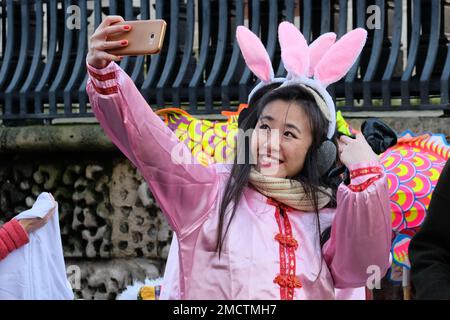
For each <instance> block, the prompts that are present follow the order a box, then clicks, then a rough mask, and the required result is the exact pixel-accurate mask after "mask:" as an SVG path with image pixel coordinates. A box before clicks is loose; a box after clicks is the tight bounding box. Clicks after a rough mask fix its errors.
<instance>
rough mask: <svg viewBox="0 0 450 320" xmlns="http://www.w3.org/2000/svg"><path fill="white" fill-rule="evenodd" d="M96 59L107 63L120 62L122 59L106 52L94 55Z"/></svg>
mask: <svg viewBox="0 0 450 320" xmlns="http://www.w3.org/2000/svg"><path fill="white" fill-rule="evenodd" d="M96 55H97V58H98V59H102V60H108V61H120V60H122V57H119V56H116V55H113V54H110V53H108V52H105V51H99V52H97V53H96Z"/></svg>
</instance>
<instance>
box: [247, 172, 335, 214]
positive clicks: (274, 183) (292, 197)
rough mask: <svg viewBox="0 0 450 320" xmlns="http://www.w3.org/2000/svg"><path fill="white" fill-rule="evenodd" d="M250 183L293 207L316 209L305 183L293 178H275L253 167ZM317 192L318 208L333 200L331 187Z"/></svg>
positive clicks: (268, 195)
mask: <svg viewBox="0 0 450 320" xmlns="http://www.w3.org/2000/svg"><path fill="white" fill-rule="evenodd" d="M250 183H251V184H252V185H253V186H254V187H255V188H256V190H258V191H259V192H261V193H262V194H263V195H265V196H267V197H269V198H273V199H275V200H277V201H278V202H281V203H283V204H285V205H288V206H289V207H291V208H294V209H297V210H300V211H305V212H311V211H314V202H313V200H312V199H311V198H310V197H309V196H308V194H307V193H306V192H305V189H304V187H303V185H302V184H301V183H300V182H298V181H296V180H292V179H285V178H274V177H269V176H265V175H263V174H261V173H260V172H258V171H256V169H255V168H254V167H252V169H251V171H250ZM319 190H320V191H323V192H318V193H317V198H318V199H317V200H318V201H317V204H318V209H319V210H320V209H322V208H324V207H325V206H326V205H327V204H328V203H329V202H330V200H331V196H329V195H330V194H331V189H326V188H319Z"/></svg>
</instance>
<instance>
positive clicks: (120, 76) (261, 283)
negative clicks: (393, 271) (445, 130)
mask: <svg viewBox="0 0 450 320" xmlns="http://www.w3.org/2000/svg"><path fill="white" fill-rule="evenodd" d="M88 71H89V74H90V77H89V80H88V83H87V92H88V95H89V99H90V102H91V105H92V108H93V111H94V113H95V115H96V117H97V119H98V120H99V122H100V124H101V126H102V127H103V129H104V130H105V132H106V134H107V135H108V136H109V137H110V138H111V140H112V141H113V142H114V143H115V144H116V145H117V146H118V148H119V149H120V150H121V151H122V152H123V153H124V154H125V155H126V156H127V157H128V159H130V160H131V161H132V163H133V164H134V165H135V166H136V168H137V169H138V170H139V171H140V172H141V174H142V175H143V176H144V178H145V180H146V181H147V183H148V185H149V187H150V189H151V191H152V193H153V195H154V197H155V198H156V200H157V202H158V204H159V206H160V207H161V209H162V211H163V212H164V214H165V215H166V217H167V219H168V221H169V223H170V225H171V227H172V228H173V230H174V231H175V232H176V234H177V237H178V241H179V243H178V244H179V257H180V271H179V272H180V274H179V278H180V295H181V298H182V299H280V286H279V285H278V284H277V283H275V282H274V278H275V277H276V276H277V274H279V273H280V249H279V243H278V242H277V241H275V239H274V237H275V235H277V233H278V232H279V227H278V224H277V221H276V219H275V216H274V213H275V206H274V205H272V204H270V203H268V199H267V198H266V197H265V196H264V195H262V194H261V193H259V192H257V191H256V190H255V189H253V188H251V187H246V188H245V191H244V193H243V197H242V200H241V202H240V203H239V204H238V209H237V214H236V216H235V217H234V220H233V222H232V223H231V226H230V230H229V232H228V236H227V238H226V242H225V244H224V249H223V251H222V255H221V258H220V259H219V257H218V254H216V252H215V246H216V232H217V225H218V216H219V215H218V212H219V205H220V200H221V198H222V196H223V191H224V188H225V183H226V181H227V178H228V176H229V167H228V166H226V165H214V166H210V167H204V166H202V165H200V164H198V163H194V164H185V163H184V162H183V163H179V162H176V161H174V159H173V158H172V152H173V150H177V153H178V154H180V151H181V154H184V156H185V157H190V152H189V150H188V149H187V147H186V146H185V145H184V144H183V143H180V141H179V140H178V139H177V137H176V136H175V134H174V133H173V132H172V131H171V130H170V129H169V128H168V127H167V126H166V125H165V124H164V122H163V121H162V120H161V119H160V118H159V117H158V116H157V115H156V114H155V113H154V112H153V111H152V109H151V108H150V107H149V106H148V104H147V102H146V101H145V100H144V98H143V97H142V95H141V94H140V92H139V91H138V89H137V88H136V86H135V85H134V83H133V81H132V80H131V79H130V78H129V77H128V75H127V74H126V73H125V72H124V71H123V70H122V69H121V68H120V67H119V66H118V65H117V64H115V63H114V62H111V63H110V64H109V65H108V66H107V67H105V68H103V69H96V68H93V67H91V66H89V65H88ZM191 160H192V161H194V162H195V160H194V159H191ZM368 166H378V167H379V166H380V165H379V164H378V163H362V164H359V165H358V166H355V167H353V168H350V169H351V170H354V169H357V168H362V167H368ZM369 177H370V175H366V176H362V177H359V178H357V179H359V181H358V183H360V182H361V181H364V180H367V178H369ZM352 183H355V181H352ZM337 202H338V207H337V209H322V210H321V211H320V223H321V226H322V230H324V229H325V228H326V227H327V226H330V225H332V233H331V237H330V239H329V240H328V241H327V243H326V244H325V245H324V247H323V249H322V250H321V247H320V243H319V239H318V231H317V223H316V215H315V214H314V213H311V212H300V211H293V212H290V213H289V219H290V222H291V225H292V233H293V236H294V237H295V238H296V239H297V241H298V244H299V247H298V249H297V250H296V251H295V263H296V272H297V274H296V276H297V278H298V279H299V280H300V282H301V288H296V289H295V290H294V295H293V298H294V299H334V298H335V288H356V287H362V286H364V285H365V284H366V281H367V279H368V277H369V276H371V273H368V268H369V267H370V266H375V268H376V267H378V268H379V272H380V273H379V274H380V275H381V276H383V275H384V274H385V272H386V270H387V269H388V267H389V248H390V240H391V223H390V207H389V196H388V187H387V180H386V177H385V175H384V174H383V176H382V178H381V179H379V180H377V181H375V182H374V183H372V184H371V185H370V186H369V187H368V188H367V189H365V190H364V191H361V192H353V191H351V190H350V189H349V188H348V187H347V186H345V185H341V186H340V187H339V190H338V194H337ZM322 253H323V255H322ZM321 266H322V269H321ZM320 269H321V271H320ZM319 271H320V272H319Z"/></svg>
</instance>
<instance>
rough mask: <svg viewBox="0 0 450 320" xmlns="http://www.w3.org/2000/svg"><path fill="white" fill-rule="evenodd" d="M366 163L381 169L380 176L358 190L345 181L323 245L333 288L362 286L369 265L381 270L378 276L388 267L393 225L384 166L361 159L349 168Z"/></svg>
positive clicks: (366, 177)
mask: <svg viewBox="0 0 450 320" xmlns="http://www.w3.org/2000/svg"><path fill="white" fill-rule="evenodd" d="M369 167H372V168H373V167H376V168H378V169H381V170H382V173H381V175H382V176H381V178H380V179H378V180H376V181H374V182H373V183H371V184H370V185H369V186H368V187H367V188H366V189H364V190H362V191H359V192H355V191H352V190H351V189H350V188H349V186H346V185H344V184H341V185H340V186H339V189H338V192H337V210H336V215H335V217H334V221H333V224H332V228H331V236H330V239H329V240H328V241H327V242H326V243H325V245H324V247H323V252H324V257H325V260H326V262H327V264H328V266H329V268H330V270H331V274H332V276H333V279H334V282H335V287H336V288H356V287H361V286H365V285H366V282H367V279H368V278H369V277H370V276H371V275H373V274H374V273H373V269H372V268H377V270H379V271H380V277H383V276H384V275H385V273H386V271H387V269H388V268H389V250H390V245H391V232H392V229H391V214H390V206H389V192H388V185H387V178H386V175H385V174H384V169H383V168H382V166H381V165H380V164H379V163H377V162H366V163H360V164H358V165H354V166H352V167H350V168H349V169H350V171H351V172H352V171H353V170H356V169H361V168H369ZM373 176H375V174H366V175H364V176H360V177H357V178H354V179H352V185H355V184H361V183H364V182H365V181H369V179H370V178H372V177H373ZM369 183H370V182H369ZM371 266H372V267H371ZM369 267H371V268H369ZM378 268H379V269H378ZM380 280H381V279H380Z"/></svg>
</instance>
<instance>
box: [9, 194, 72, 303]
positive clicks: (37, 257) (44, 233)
mask: <svg viewBox="0 0 450 320" xmlns="http://www.w3.org/2000/svg"><path fill="white" fill-rule="evenodd" d="M55 205H56V211H55V213H54V215H53V216H52V217H51V219H50V220H49V221H48V222H47V223H46V224H45V225H44V226H43V227H41V228H39V229H38V230H36V231H35V232H32V233H31V234H30V235H29V238H30V242H29V243H28V244H26V245H25V246H23V247H21V248H19V249H17V250H15V251H13V252H11V253H10V254H9V255H8V256H7V257H6V258H5V259H3V260H1V261H0V299H1V300H6V299H14V300H22V299H26V300H63V299H67V300H73V298H74V295H73V292H72V288H71V286H70V283H69V281H68V280H67V275H66V267H65V263H64V256H63V249H62V243H61V233H60V228H59V214H58V204H57V203H56V204H55V202H54V201H53V200H52V197H51V196H50V195H49V194H48V193H46V192H44V193H41V194H40V195H39V197H38V198H37V200H36V202H35V204H34V205H33V207H32V208H31V209H29V210H27V211H24V212H22V213H21V214H19V215H18V216H16V219H17V220H22V219H29V218H36V217H39V218H43V217H44V216H45V215H46V214H47V213H48V212H49V210H50V209H51V208H53V207H55Z"/></svg>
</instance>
